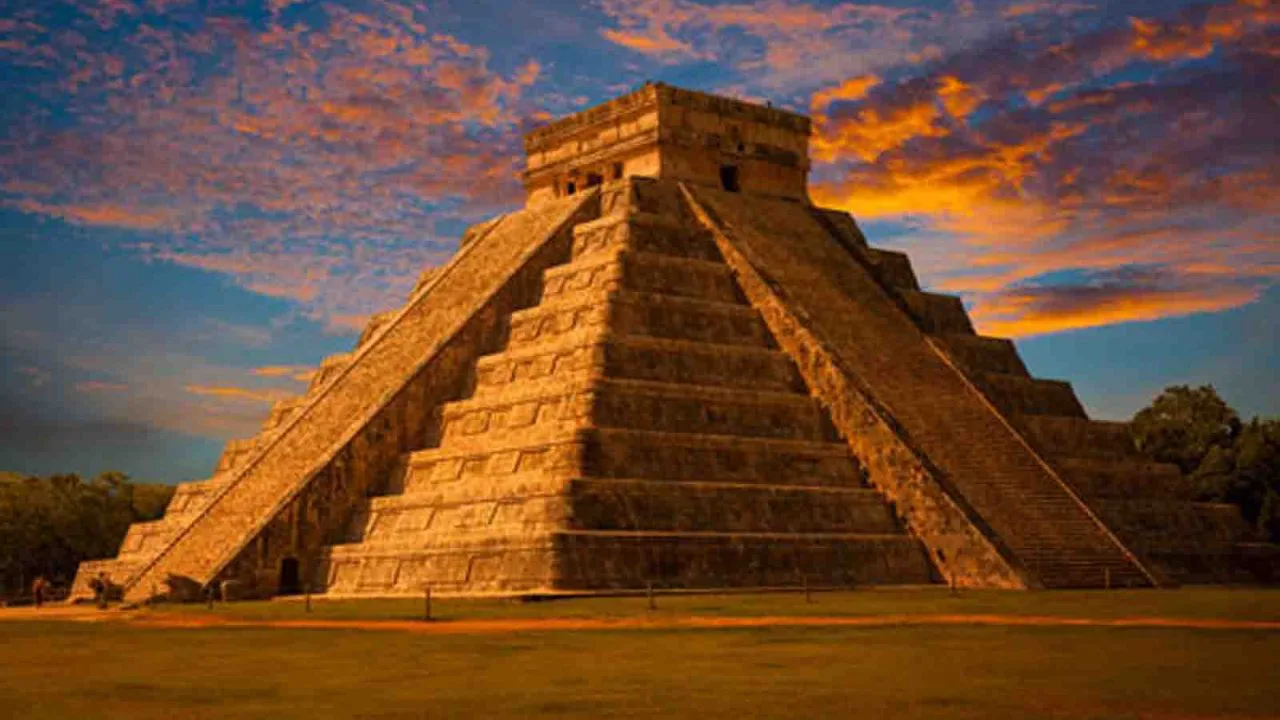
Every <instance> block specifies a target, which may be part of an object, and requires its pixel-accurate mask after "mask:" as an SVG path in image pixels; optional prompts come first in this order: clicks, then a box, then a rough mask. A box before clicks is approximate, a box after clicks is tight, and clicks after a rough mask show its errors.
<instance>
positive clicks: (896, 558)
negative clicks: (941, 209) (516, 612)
mask: <svg viewBox="0 0 1280 720" xmlns="http://www.w3.org/2000/svg"><path fill="white" fill-rule="evenodd" d="M673 190H674V188H666V192H665V193H664V192H662V191H661V189H659V188H657V187H653V186H645V187H643V188H642V187H640V186H638V185H636V184H633V183H627V184H623V185H619V186H616V187H610V188H607V189H606V194H605V197H606V204H607V205H608V206H609V207H608V212H607V214H605V215H604V216H603V217H602V218H600V219H599V220H596V221H593V222H588V223H583V224H580V225H578V226H577V227H575V228H574V230H573V235H574V243H573V251H572V256H571V260H570V262H568V263H566V264H563V265H559V266H555V267H553V268H551V269H549V270H547V271H546V272H545V273H544V280H543V292H542V297H541V298H540V302H539V303H538V304H537V305H536V306H534V307H530V308H527V309H524V310H520V311H518V312H516V313H514V314H512V316H511V320H510V335H509V340H508V343H507V346H506V348H505V349H504V350H503V351H502V352H500V353H497V354H493V355H488V356H485V357H482V358H480V360H479V361H478V363H477V365H476V380H475V390H474V392H473V393H472V394H471V396H470V397H468V398H466V399H465V400H459V401H456V402H452V403H449V404H447V405H446V406H445V407H444V410H443V428H444V432H443V437H442V438H441V442H440V446H439V447H438V448H432V449H429V450H423V451H420V452H416V453H413V454H412V455H410V456H409V457H408V458H407V462H406V464H405V468H404V471H403V472H402V473H401V474H400V475H399V476H398V477H397V481H396V482H395V483H394V485H393V486H392V488H390V489H391V490H392V491H394V492H395V493H396V494H389V495H386V496H382V497H377V498H373V499H371V500H370V501H369V502H368V506H367V508H366V509H365V511H364V512H363V513H361V515H360V519H359V520H358V521H357V522H356V523H355V524H354V526H353V530H352V536H351V537H350V540H351V542H350V543H347V544H342V545H337V546H335V547H333V548H331V549H330V551H329V553H328V555H327V558H328V562H329V571H328V573H327V577H328V579H329V582H328V591H329V592H330V593H334V594H366V593H415V594H416V593H420V592H421V591H422V588H423V586H424V585H426V584H430V585H432V587H433V588H435V589H437V590H441V591H446V592H447V591H456V592H469V593H477V592H510V591H514V590H520V591H555V590H594V589H606V588H636V587H644V586H645V585H646V584H648V583H652V584H654V586H655V587H660V588H661V587H682V588H691V587H740V586H750V587H769V586H794V585H798V584H800V583H802V582H805V581H807V582H810V583H813V584H827V585H831V584H838V585H853V584H864V583H875V584H883V583H925V582H929V581H930V568H929V563H928V560H927V558H926V556H925V553H924V551H923V549H922V547H921V546H920V544H919V541H918V540H916V539H914V538H912V537H910V536H909V535H907V534H906V532H905V531H904V529H903V528H902V526H901V525H900V524H899V523H898V521H897V520H896V518H895V517H894V514H893V512H892V509H891V508H890V507H888V506H887V505H886V503H885V500H884V498H883V497H882V496H881V495H880V494H879V493H877V492H876V491H875V490H873V489H871V488H870V487H868V486H867V485H866V483H865V482H864V479H863V476H862V472H861V469H860V467H859V465H858V463H857V461H856V460H855V459H854V457H853V455H852V453H851V452H850V450H849V448H848V446H847V445H846V444H845V443H843V442H841V441H840V440H839V438H838V437H837V435H836V434H835V432H834V429H833V428H832V426H831V423H830V421H829V419H828V418H827V416H826V413H825V411H824V410H823V409H822V408H821V407H820V406H819V404H818V403H817V401H816V400H814V399H813V398H812V397H811V396H810V395H809V393H808V391H807V389H806V388H805V386H804V383H803V381H802V380H801V379H800V377H799V374H798V373H797V371H796V369H795V366H794V365H793V363H792V362H791V361H790V360H789V359H788V358H787V357H786V355H784V354H783V353H782V352H781V351H779V350H778V348H777V345H776V344H775V343H774V342H773V340H772V338H771V336H770V335H769V332H768V330H767V329H766V328H765V326H764V324H763V322H762V321H761V319H760V317H759V314H758V313H757V312H756V311H755V310H753V309H752V308H751V307H750V305H748V304H747V303H746V300H745V299H744V298H743V297H742V294H741V292H740V291H739V290H738V288H737V285H736V283H735V282H734V280H733V277H732V274H731V273H730V271H729V268H728V267H727V266H726V265H725V264H724V262H723V260H722V259H721V258H720V256H719V252H718V251H717V250H716V247H715V245H714V243H713V242H712V241H711V239H710V237H709V234H708V233H707V232H706V231H705V230H703V229H701V228H700V227H698V226H697V224H696V223H695V222H693V220H692V218H691V217H688V216H687V215H686V214H683V213H681V212H679V211H680V208H681V205H680V203H679V202H678V197H677V196H675V195H674V193H673V192H672V191H673ZM664 209H667V210H669V212H665V213H664V212H662V210H664Z"/></svg>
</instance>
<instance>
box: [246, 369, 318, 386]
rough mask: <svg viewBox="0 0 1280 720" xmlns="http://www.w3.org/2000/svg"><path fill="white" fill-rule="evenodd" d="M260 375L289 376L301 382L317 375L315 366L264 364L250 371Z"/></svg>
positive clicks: (269, 376) (270, 376)
mask: <svg viewBox="0 0 1280 720" xmlns="http://www.w3.org/2000/svg"><path fill="white" fill-rule="evenodd" d="M249 372H250V373H252V374H254V375H257V376H258V377H267V378H281V377H287V378H291V379H293V380H297V381H299V382H309V381H310V380H311V378H312V377H314V376H315V372H316V371H315V368H313V367H310V366H308V365H264V366H263V367H256V368H253V369H252V370H250V371H249Z"/></svg>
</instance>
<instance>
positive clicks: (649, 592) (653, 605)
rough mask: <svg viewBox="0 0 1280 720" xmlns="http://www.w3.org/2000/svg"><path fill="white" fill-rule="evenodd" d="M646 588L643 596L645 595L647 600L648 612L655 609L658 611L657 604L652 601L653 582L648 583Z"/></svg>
mask: <svg viewBox="0 0 1280 720" xmlns="http://www.w3.org/2000/svg"><path fill="white" fill-rule="evenodd" d="M647 588H648V589H647V590H646V591H645V595H646V596H648V598H649V609H650V610H657V609H658V604H657V603H656V602H654V599H653V581H650V582H649V584H648V586H647Z"/></svg>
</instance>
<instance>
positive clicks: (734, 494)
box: [75, 84, 1280, 600]
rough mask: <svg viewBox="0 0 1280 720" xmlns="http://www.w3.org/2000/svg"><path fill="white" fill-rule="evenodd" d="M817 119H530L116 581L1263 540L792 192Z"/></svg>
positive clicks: (1150, 564)
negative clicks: (372, 310) (514, 201)
mask: <svg viewBox="0 0 1280 720" xmlns="http://www.w3.org/2000/svg"><path fill="white" fill-rule="evenodd" d="M809 132H810V123H809V120H808V119H807V118H806V117H804V116H801V115H797V114H794V113H790V112H786V111H783V110H779V109H775V108H768V107H762V106H758V105H753V104H748V103H744V102H739V101H735V100H730V99H726V98H721V97H716V96H712V95H706V94H702V93H697V92H691V91H686V90H681V89H677V88H674V87H670V86H667V85H662V84H657V85H646V86H645V87H644V88H642V89H641V90H639V91H637V92H634V93H631V94H629V95H626V96H623V97H620V98H617V99H615V100H612V101H610V102H608V103H605V104H603V105H600V106H598V107H595V108H592V109H589V110H587V111H584V112H582V113H579V114H577V115H574V116H571V117H568V118H565V119H563V120H560V121H558V122H555V123H552V124H550V125H548V126H545V127H542V128H540V129H537V130H535V131H533V132H531V133H530V134H529V135H528V136H527V137H526V139H525V146H526V150H527V153H528V169H527V171H526V173H525V176H524V181H525V186H526V189H527V191H528V199H527V203H526V206H525V207H524V209H522V210H519V211H516V212H513V213H511V214H508V215H503V216H500V217H497V218H494V219H492V220H490V221H488V222H485V223H482V224H480V225H478V226H476V227H473V228H471V229H470V230H468V231H467V232H466V234H465V235H464V236H463V238H462V240H461V244H460V248H459V250H458V252H457V254H456V255H455V256H454V257H453V258H452V260H451V261H450V262H449V263H448V264H447V265H445V266H444V267H441V268H437V269H432V270H429V271H427V272H426V273H424V274H423V275H422V277H421V279H420V281H419V283H418V286H417V287H416V288H415V289H414V291H413V293H412V295H411V297H410V298H409V300H408V302H407V303H406V304H405V305H404V306H403V307H401V308H400V309H398V310H395V311H392V312H389V313H385V314H382V315H378V316H375V317H374V318H373V319H372V320H371V321H370V323H369V326H368V328H367V330H366V331H365V332H364V334H363V335H362V337H361V338H360V340H359V343H358V345H357V346H356V348H355V349H354V350H353V351H352V352H351V353H349V354H345V355H341V356H337V357H333V358H329V359H328V360H326V361H325V362H324V363H323V364H322V365H321V367H320V370H319V372H318V373H317V374H316V376H315V379H314V381H313V382H312V383H311V387H310V389H309V390H308V392H307V393H306V394H305V395H304V396H302V397H299V398H297V399H296V400H290V401H285V402H281V403H279V404H278V405H276V406H275V407H274V408H273V410H272V412H271V414H270V417H269V418H268V419H267V421H266V424H265V425H264V426H263V429H262V431H261V432H260V433H259V434H258V435H257V436H256V437H254V438H251V439H249V440H244V441H237V442H232V443H229V444H228V446H227V449H226V452H225V453H224V455H223V457H222V460H221V461H220V463H219V465H218V467H217V470H216V472H215V474H214V476H213V477H212V478H210V479H209V480H206V481H203V482H198V483H185V484H183V485H181V486H179V488H178V491H177V493H176V495H175V496H174V498H173V501H172V503H171V504H170V506H169V508H168V512H167V513H166V515H165V516H164V518H163V519H161V520H158V521H155V522H149V523H139V524H136V525H134V526H133V527H132V528H131V529H130V531H129V533H128V536H127V537H126V538H125V540H124V543H123V545H122V547H121V548H120V552H119V555H118V556H117V557H116V558H114V559H110V560H102V561H93V562H87V563H85V564H84V565H82V567H81V571H80V573H79V576H78V578H77V581H76V589H75V592H76V594H78V595H84V594H86V593H87V592H88V589H87V586H88V578H89V577H91V576H94V575H96V574H97V573H98V572H100V571H101V572H105V573H107V574H108V576H109V577H110V578H111V580H112V582H113V583H115V584H118V585H119V586H121V587H122V588H123V593H124V596H125V597H126V599H129V600H144V599H147V598H149V597H151V596H152V595H154V594H157V593H165V592H167V593H170V595H171V596H172V595H173V594H175V593H176V594H179V595H183V594H185V595H187V596H189V595H190V594H192V593H194V592H198V591H199V590H200V589H201V588H207V587H210V586H211V585H212V584H218V585H222V584H223V582H224V581H230V583H229V586H232V587H238V588H241V593H242V594H243V595H245V596H270V595H275V594H287V593H296V592H298V591H299V590H300V589H302V588H304V587H306V588H310V589H312V590H313V591H315V592H326V593H329V594H331V595H334V596H380V595H398V594H419V593H421V592H422V591H423V589H424V588H425V587H426V586H430V587H432V588H433V590H434V591H436V592H440V593H457V594H487V593H495V594H542V593H548V594H551V593H576V592H599V591H611V590H619V589H622V590H625V589H636V588H644V587H646V586H648V585H650V584H652V586H654V587H656V588H661V589H668V588H672V589H675V588H679V589H696V588H707V589H714V588H731V587H743V588H772V587H794V586H797V585H800V584H802V583H807V584H810V585H813V586H840V587H846V586H859V585H892V584H922V583H938V582H954V583H956V584H958V585H962V586H970V587H1003V588H1042V587H1047V588H1057V587H1104V586H1108V585H1110V586H1116V587H1122V586H1149V585H1156V586H1169V585H1175V584H1178V583H1186V582H1223V581H1234V580H1240V579H1249V578H1250V577H1251V575H1250V573H1262V572H1264V571H1266V570H1268V569H1269V568H1274V567H1276V566H1277V565H1278V564H1280V563H1277V562H1276V560H1277V558H1280V553H1278V552H1277V551H1276V547H1275V546H1270V545H1264V544H1261V543H1258V542H1251V541H1250V538H1249V536H1248V533H1247V529H1246V525H1245V523H1244V522H1243V521H1242V519H1241V517H1240V515H1239V513H1238V511H1237V509H1236V508H1235V507H1234V506H1230V505H1216V504H1206V503H1196V502H1191V501H1190V500H1189V491H1188V489H1187V488H1185V487H1183V486H1182V484H1181V481H1180V479H1179V475H1178V472H1177V470H1176V469H1175V468H1174V467H1173V466H1170V465H1160V464H1153V463H1150V462H1147V461H1144V460H1143V459H1142V458H1140V457H1139V456H1138V455H1137V454H1136V453H1135V452H1134V449H1133V447H1132V445H1131V443H1130V440H1129V435H1128V432H1127V428H1126V427H1125V426H1124V425H1123V424H1120V423H1113V422H1099V421H1096V420H1090V419H1089V418H1088V417H1087V416H1086V414H1085V412H1084V410H1083V408H1082V407H1081V404H1080V402H1079V401H1078V400H1077V398H1076V397H1075V394H1074V393H1073V391H1072V389H1071V386H1070V385H1068V384H1067V383H1065V382H1061V381H1056V380H1041V379H1037V378H1033V377H1031V376H1030V374H1029V373H1028V372H1027V369H1026V367H1024V365H1023V363H1022V361H1021V360H1020V358H1019V357H1018V353H1017V351H1016V350H1015V348H1014V346H1013V344H1012V343H1011V342H1010V341H1008V340H1003V339H999V338H991V337H984V336H980V335H977V334H976V333H975V332H974V329H973V326H972V324H971V323H970V321H969V318H968V316H967V315H966V313H965V310H964V307H963V306H962V305H961V303H960V300H959V299H958V298H955V297H951V296H947V295H938V294H934V293H929V292H926V291H923V290H921V288H920V287H919V285H918V283H917V280H916V276H915V274H914V272H913V271H912V268H911V263H910V262H909V261H908V259H907V257H906V256H905V255H903V254H901V253H897V252H892V251H886V250H878V249H875V248H871V247H869V246H868V245H867V242H866V240H865V239H864V237H863V235H862V233H861V232H860V231H859V229H858V226H857V225H856V223H855V222H854V220H853V218H851V217H850V216H849V215H848V214H846V213H843V212H838V211H834V210H826V209H822V208H817V207H814V206H813V205H812V204H810V202H809V200H808V195H807V192H806V180H807V174H808V168H809V161H808V154H807V147H808V138H809Z"/></svg>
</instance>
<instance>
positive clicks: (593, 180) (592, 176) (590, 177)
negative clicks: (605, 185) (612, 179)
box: [587, 173, 604, 187]
mask: <svg viewBox="0 0 1280 720" xmlns="http://www.w3.org/2000/svg"><path fill="white" fill-rule="evenodd" d="M602 182H604V178H603V177H601V176H600V175H599V174H598V173H587V187H595V186H596V185H599V184H600V183H602Z"/></svg>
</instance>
